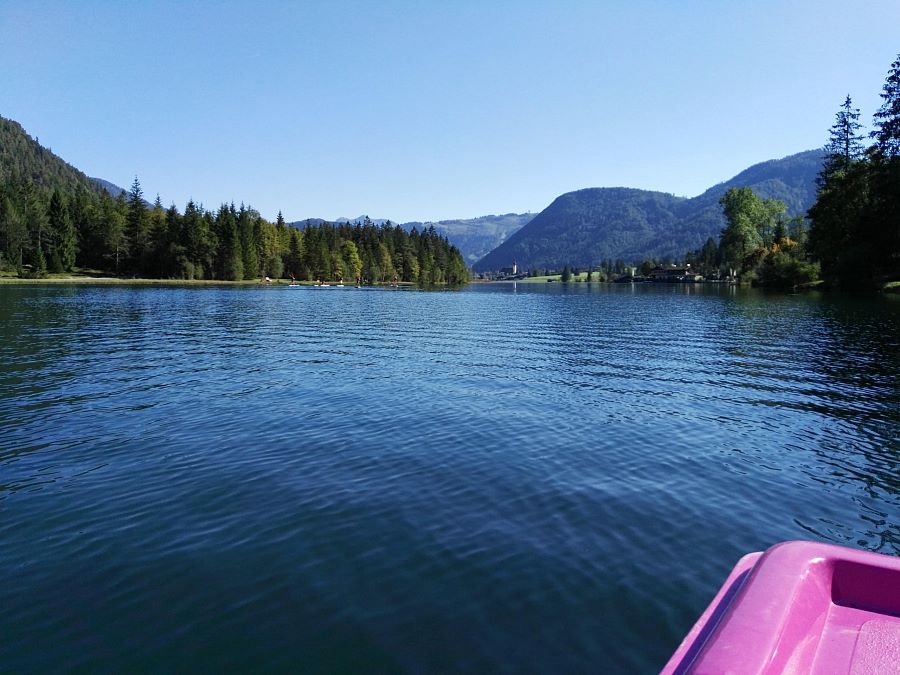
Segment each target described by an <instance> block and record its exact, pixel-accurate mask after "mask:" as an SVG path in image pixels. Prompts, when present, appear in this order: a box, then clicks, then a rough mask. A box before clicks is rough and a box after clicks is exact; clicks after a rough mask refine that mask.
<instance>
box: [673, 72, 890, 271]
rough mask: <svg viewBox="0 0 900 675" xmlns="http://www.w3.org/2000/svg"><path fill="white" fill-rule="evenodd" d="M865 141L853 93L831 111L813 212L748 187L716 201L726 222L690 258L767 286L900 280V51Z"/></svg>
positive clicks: (699, 264)
mask: <svg viewBox="0 0 900 675" xmlns="http://www.w3.org/2000/svg"><path fill="white" fill-rule="evenodd" d="M881 99H882V104H881V107H880V108H879V109H878V111H877V112H876V113H875V115H874V118H873V124H872V131H871V132H870V133H869V134H868V136H869V138H870V139H872V141H873V142H872V143H871V144H870V145H868V146H866V144H865V138H866V136H865V135H864V134H863V133H862V125H861V124H860V122H859V117H860V112H859V109H858V108H854V107H853V102H852V100H851V98H850V96H849V95H848V96H847V97H846V98H845V100H844V102H843V104H842V105H841V106H840V108H839V110H838V112H837V114H836V115H835V123H834V125H832V127H831V129H830V130H829V137H828V142H827V144H826V145H825V159H824V162H823V165H822V169H821V171H820V172H819V175H818V178H817V196H816V201H815V203H814V204H813V206H812V207H811V208H810V209H809V212H808V213H807V218H802V217H795V218H787V217H786V216H785V211H786V207H785V204H784V203H783V202H781V201H779V200H777V199H762V198H761V197H759V196H758V195H756V194H755V193H754V192H753V191H752V190H751V189H750V188H731V189H729V190H728V192H726V193H725V195H724V196H723V197H722V199H721V200H720V204H721V205H722V208H723V212H724V215H725V219H726V222H727V226H726V227H725V229H723V230H722V233H721V236H720V239H719V241H718V242H716V241H715V240H713V239H709V240H708V241H707V242H706V244H705V245H704V246H703V247H702V248H701V249H699V250H697V251H692V252H691V253H689V254H688V255H687V256H686V258H685V262H688V263H692V264H693V266H694V267H696V268H698V269H699V270H700V271H701V272H703V273H704V274H707V275H710V276H712V275H718V274H732V273H733V274H734V275H736V276H739V277H741V278H742V279H744V280H750V281H752V282H755V283H759V284H760V285H764V286H774V287H791V286H797V285H800V284H803V283H807V282H810V281H813V280H816V279H818V278H821V279H823V280H824V281H826V282H827V283H828V284H829V285H831V286H833V287H840V288H875V287H879V286H881V285H882V284H884V283H885V282H887V281H892V280H898V279H900V55H898V57H897V59H896V60H895V61H894V62H893V63H892V64H891V67H890V70H889V72H888V75H887V78H886V80H885V84H884V87H883V89H882V93H881Z"/></svg>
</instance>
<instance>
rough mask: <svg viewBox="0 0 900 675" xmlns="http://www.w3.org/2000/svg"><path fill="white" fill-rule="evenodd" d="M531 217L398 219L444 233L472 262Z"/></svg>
mask: <svg viewBox="0 0 900 675" xmlns="http://www.w3.org/2000/svg"><path fill="white" fill-rule="evenodd" d="M533 217H534V214H533V213H505V214H503V215H488V216H479V217H478V218H457V219H453V220H439V221H425V222H421V221H410V222H407V223H400V227H402V228H403V229H404V230H407V231H409V230H411V229H412V228H414V227H415V228H416V229H417V230H419V231H420V232H421V231H422V230H424V229H427V228H429V227H434V229H435V231H436V232H438V233H439V234H441V235H443V236H445V237H447V239H448V240H449V241H450V243H451V244H453V245H454V246H456V248H458V249H459V252H460V253H461V254H462V256H463V259H464V260H465V261H466V264H467V265H473V264H474V263H476V262H477V261H478V260H480V259H481V258H483V257H484V256H485V255H487V254H488V253H489V252H490V251H491V250H493V249H494V248H496V247H497V246H499V245H500V244H502V243H503V242H504V241H506V239H507V238H508V237H509V236H511V235H512V234H513V233H514V232H516V231H517V230H519V229H521V228H522V226H523V225H525V224H526V223H527V222H528V221H530V220H531V219H532V218H533ZM366 218H367V216H359V217H357V218H352V219H351V218H336V219H335V220H325V219H323V218H306V219H304V220H295V221H293V222H291V223H288V224H289V225H291V226H292V227H297V228H300V229H303V228H305V227H310V226H318V225H321V224H323V223H326V222H329V223H351V224H356V223H360V224H362V223H363V222H364V221H365V219H366ZM369 220H370V221H371V222H372V223H373V224H374V225H377V226H378V227H381V226H383V225H384V224H386V223H388V222H390V223H393V224H395V225H396V224H397V223H396V221H391V220H389V219H385V218H369Z"/></svg>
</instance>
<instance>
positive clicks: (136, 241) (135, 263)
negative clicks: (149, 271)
mask: <svg viewBox="0 0 900 675" xmlns="http://www.w3.org/2000/svg"><path fill="white" fill-rule="evenodd" d="M148 226H149V219H148V217H147V205H146V204H144V191H143V190H142V189H141V182H140V181H139V180H138V177H137V176H135V177H134V182H133V183H132V184H131V190H130V191H129V193H128V215H127V216H126V232H125V236H126V238H127V240H128V254H129V255H128V267H129V268H130V269H131V270H132V271H143V268H144V266H145V257H146V253H147V248H148V243H149V241H148V239H149V237H148V229H149V227H148Z"/></svg>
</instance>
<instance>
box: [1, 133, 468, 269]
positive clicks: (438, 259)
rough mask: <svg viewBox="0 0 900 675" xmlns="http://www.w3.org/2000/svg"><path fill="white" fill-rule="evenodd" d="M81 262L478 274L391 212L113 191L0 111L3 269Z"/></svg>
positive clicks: (91, 265) (433, 236) (443, 243)
mask: <svg viewBox="0 0 900 675" xmlns="http://www.w3.org/2000/svg"><path fill="white" fill-rule="evenodd" d="M76 267H80V268H87V269H92V270H97V271H100V272H103V273H107V274H113V275H128V276H137V277H147V278H164V279H165V278H168V279H185V280H192V279H213V280H227V281H241V280H244V279H254V278H260V279H261V278H264V277H271V278H281V277H287V276H290V275H294V276H295V277H296V278H298V279H301V280H303V279H305V280H309V281H313V280H316V279H322V280H339V279H342V280H347V281H350V282H354V283H355V282H357V281H359V282H360V283H367V284H379V283H390V282H395V281H403V282H411V283H418V284H421V285H423V286H431V285H455V284H462V283H466V282H468V281H469V270H468V268H467V267H466V264H465V261H464V260H463V257H462V255H461V254H460V252H459V250H458V249H457V248H456V247H455V246H452V245H451V244H450V243H449V241H448V240H447V238H446V237H444V236H441V235H439V234H438V233H437V232H436V231H435V229H434V228H433V227H429V228H426V229H423V230H422V231H421V232H420V231H418V230H416V229H412V230H411V231H406V230H404V229H403V228H402V227H400V226H399V225H393V224H391V223H390V222H388V223H386V224H385V225H384V226H381V227H379V226H376V225H374V224H373V223H372V222H371V221H370V220H369V219H368V218H366V219H365V220H364V221H363V222H361V223H358V224H330V223H323V224H319V225H307V227H305V228H303V229H298V228H294V227H291V226H289V225H287V224H286V223H285V221H284V218H283V216H282V215H281V213H280V212H279V214H278V217H277V219H276V222H275V223H271V222H269V221H267V220H266V219H264V218H263V217H262V216H261V215H260V214H259V212H257V211H256V210H254V209H253V208H251V207H249V206H244V205H243V204H241V205H240V206H239V207H235V205H234V204H233V203H232V204H222V205H221V206H220V207H219V208H218V209H217V210H216V212H215V213H213V212H212V211H209V210H207V209H205V208H204V207H203V206H202V205H200V204H197V203H195V202H194V201H189V202H188V203H187V205H186V206H185V209H184V212H183V213H180V212H179V211H178V209H177V208H176V207H175V206H174V205H172V206H170V207H169V208H168V209H165V208H163V206H162V202H161V200H160V199H159V197H158V196H157V198H156V201H155V203H154V204H153V205H152V206H151V205H148V204H147V202H146V201H145V200H144V194H143V190H142V188H141V184H140V181H139V180H138V178H137V177H135V179H134V182H133V183H132V186H131V189H130V191H129V192H128V193H123V194H121V195H119V196H118V197H116V198H113V197H111V196H110V195H109V193H107V192H106V191H105V190H101V189H97V188H96V187H95V186H93V185H92V184H90V183H89V182H88V181H87V179H86V177H84V176H83V175H82V174H80V173H78V172H76V171H75V170H74V169H72V168H71V167H69V166H68V165H65V164H64V163H63V162H62V161H61V160H59V159H58V158H56V157H55V156H53V155H52V153H49V152H44V150H43V148H41V147H40V146H38V145H37V142H36V141H33V140H32V139H30V138H29V137H28V136H27V135H26V134H24V131H22V130H21V127H19V126H18V125H17V124H15V123H13V122H10V121H9V120H4V119H2V118H0V269H6V270H7V271H10V270H12V271H15V272H17V273H18V274H19V275H20V276H30V277H42V276H44V275H45V274H47V273H64V272H71V271H73V270H74V269H75V268H76Z"/></svg>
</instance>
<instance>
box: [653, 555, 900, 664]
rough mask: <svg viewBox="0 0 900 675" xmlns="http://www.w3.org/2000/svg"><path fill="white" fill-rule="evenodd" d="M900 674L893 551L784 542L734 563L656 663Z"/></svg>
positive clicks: (897, 572)
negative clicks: (687, 627)
mask: <svg viewBox="0 0 900 675" xmlns="http://www.w3.org/2000/svg"><path fill="white" fill-rule="evenodd" d="M680 673H704V674H705V673H736V674H739V673H747V674H750V673H754V674H757V675H762V674H764V673H765V674H773V675H774V674H775V673H813V674H817V673H821V674H824V673H829V674H830V673H854V674H859V675H862V674H863V673H871V674H873V675H874V674H876V673H877V674H879V675H882V674H885V673H895V674H897V673H900V558H898V557H895V556H890V555H883V554H880V553H871V552H868V551H858V550H855V549H851V548H846V547H843V546H835V545H833V544H823V543H818V542H810V541H789V542H784V543H781V544H777V545H775V546H773V547H771V548H770V549H768V550H767V551H765V552H758V553H750V554H748V555H746V556H744V557H743V558H741V560H740V561H739V562H738V563H737V565H735V567H734V569H733V570H732V571H731V574H729V575H728V578H727V579H726V580H725V583H724V584H723V585H722V587H721V588H720V589H719V592H718V593H717V594H716V596H715V598H713V601H712V602H711V603H710V605H709V607H707V608H706V611H704V612H703V614H702V615H701V616H700V618H699V619H698V620H697V623H695V624H694V627H693V628H691V630H690V632H689V633H688V634H687V636H686V637H685V638H684V640H683V641H682V643H681V645H679V647H678V649H677V650H675V653H674V654H673V655H672V657H671V658H670V659H669V662H668V663H667V664H666V666H665V667H664V668H663V670H662V674H663V675H677V674H680Z"/></svg>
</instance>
